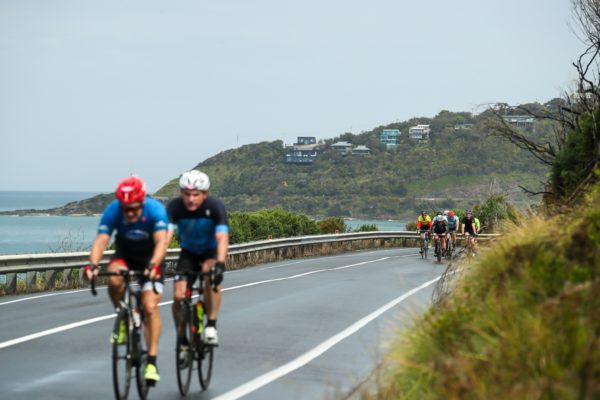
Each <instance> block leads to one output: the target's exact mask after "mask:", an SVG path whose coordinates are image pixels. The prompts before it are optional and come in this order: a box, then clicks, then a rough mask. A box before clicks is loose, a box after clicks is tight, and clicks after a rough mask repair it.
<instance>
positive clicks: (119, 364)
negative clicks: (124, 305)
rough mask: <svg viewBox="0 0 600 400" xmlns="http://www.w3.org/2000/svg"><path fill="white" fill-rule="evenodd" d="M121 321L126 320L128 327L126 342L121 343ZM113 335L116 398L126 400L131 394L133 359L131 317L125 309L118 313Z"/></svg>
mask: <svg viewBox="0 0 600 400" xmlns="http://www.w3.org/2000/svg"><path fill="white" fill-rule="evenodd" d="M121 321H125V326H126V327H127V329H126V331H127V334H126V335H125V342H124V343H119V340H118V338H119V328H120V325H121ZM112 335H113V336H112V342H113V343H112V350H113V352H112V370H113V388H114V391H115V398H116V399H117V400H126V399H127V396H128V395H129V386H130V383H131V367H132V365H133V360H132V357H130V354H131V353H130V351H131V335H130V332H129V317H128V314H127V311H126V310H125V309H123V310H121V312H119V314H118V315H117V318H116V320H115V326H114V328H113V333H112Z"/></svg>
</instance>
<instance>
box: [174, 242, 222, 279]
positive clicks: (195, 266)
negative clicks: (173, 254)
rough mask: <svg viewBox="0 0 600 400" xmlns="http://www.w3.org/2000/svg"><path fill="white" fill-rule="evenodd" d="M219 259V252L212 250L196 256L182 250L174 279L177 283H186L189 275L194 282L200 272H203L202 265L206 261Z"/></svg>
mask: <svg viewBox="0 0 600 400" xmlns="http://www.w3.org/2000/svg"><path fill="white" fill-rule="evenodd" d="M216 258H217V250H216V249H211V250H208V251H205V252H204V253H200V254H195V253H192V252H190V251H187V250H186V249H181V253H179V260H177V267H176V268H175V274H174V275H173V278H174V279H175V281H176V282H177V281H186V280H187V278H188V275H190V276H191V277H193V280H192V281H195V280H196V276H197V275H198V272H200V271H201V270H202V264H204V261H206V260H215V259H216Z"/></svg>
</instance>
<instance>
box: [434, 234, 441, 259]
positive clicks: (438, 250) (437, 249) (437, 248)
mask: <svg viewBox="0 0 600 400" xmlns="http://www.w3.org/2000/svg"><path fill="white" fill-rule="evenodd" d="M441 242H442V239H438V240H437V242H436V243H435V257H436V258H437V262H439V263H440V262H442V243H441Z"/></svg>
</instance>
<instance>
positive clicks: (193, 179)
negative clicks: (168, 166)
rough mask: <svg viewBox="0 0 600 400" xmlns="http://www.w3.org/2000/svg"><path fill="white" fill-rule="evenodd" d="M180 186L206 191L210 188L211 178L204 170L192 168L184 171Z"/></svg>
mask: <svg viewBox="0 0 600 400" xmlns="http://www.w3.org/2000/svg"><path fill="white" fill-rule="evenodd" d="M179 187H180V188H181V189H188V190H200V191H201V192H206V191H207V190H208V189H209V188H210V179H208V175H206V174H205V173H204V172H201V171H198V170H195V169H193V170H191V171H187V172H184V173H183V174H182V175H181V178H179Z"/></svg>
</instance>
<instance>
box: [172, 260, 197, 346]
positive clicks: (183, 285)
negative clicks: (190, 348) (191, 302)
mask: <svg viewBox="0 0 600 400" xmlns="http://www.w3.org/2000/svg"><path fill="white" fill-rule="evenodd" d="M194 265H197V262H196V261H195V259H194V256H193V255H192V254H190V253H188V252H186V251H185V250H182V251H181V253H180V255H179V260H178V261H177V267H176V269H175V274H174V277H173V278H174V280H173V306H172V308H171V309H172V312H173V322H174V323H175V329H176V330H177V333H178V336H179V337H183V336H184V335H185V332H184V329H185V321H183V320H182V318H180V315H181V314H180V310H179V308H180V304H179V302H180V301H181V300H182V299H184V298H185V297H186V292H187V290H188V286H190V287H191V286H192V285H193V284H194V281H195V279H196V278H195V277H196V275H195V274H193V272H194ZM190 274H193V275H190ZM188 279H190V281H189V282H188Z"/></svg>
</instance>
